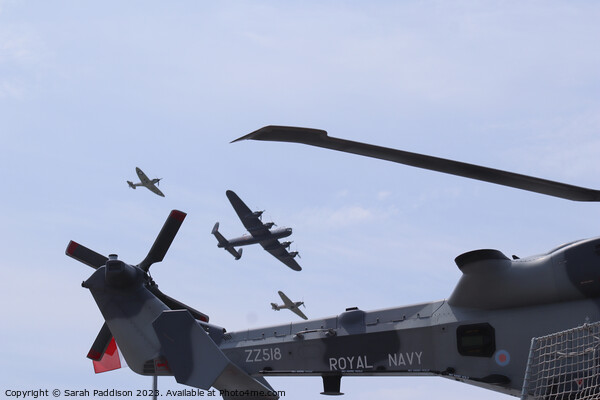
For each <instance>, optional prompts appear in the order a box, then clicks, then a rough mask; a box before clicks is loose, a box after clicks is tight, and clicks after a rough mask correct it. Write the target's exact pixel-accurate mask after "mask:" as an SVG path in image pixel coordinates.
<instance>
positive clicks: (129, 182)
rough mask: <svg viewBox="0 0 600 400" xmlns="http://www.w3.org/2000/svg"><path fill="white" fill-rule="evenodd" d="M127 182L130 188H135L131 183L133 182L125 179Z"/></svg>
mask: <svg viewBox="0 0 600 400" xmlns="http://www.w3.org/2000/svg"><path fill="white" fill-rule="evenodd" d="M127 184H128V185H129V187H130V188H132V189H135V185H134V184H133V182H131V181H127Z"/></svg>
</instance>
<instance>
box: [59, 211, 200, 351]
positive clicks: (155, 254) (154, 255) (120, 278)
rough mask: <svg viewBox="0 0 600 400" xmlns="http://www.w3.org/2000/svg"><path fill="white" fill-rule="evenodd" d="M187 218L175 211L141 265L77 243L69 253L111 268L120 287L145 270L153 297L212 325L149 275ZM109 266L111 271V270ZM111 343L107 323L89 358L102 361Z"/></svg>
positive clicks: (84, 261) (86, 262)
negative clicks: (97, 251)
mask: <svg viewBox="0 0 600 400" xmlns="http://www.w3.org/2000/svg"><path fill="white" fill-rule="evenodd" d="M186 215H187V214H186V213H184V212H182V211H178V210H172V211H171V213H170V214H169V217H168V218H167V220H166V221H165V223H164V225H163V227H162V229H161V230H160V232H159V234H158V236H157V237H156V240H155V241H154V244H153V245H152V247H151V248H150V251H149V252H148V254H147V255H146V258H144V260H142V262H140V263H139V264H138V265H137V266H132V265H128V264H125V263H123V262H122V261H119V260H117V257H116V255H111V256H109V257H105V256H103V255H101V254H99V253H96V252H95V251H93V250H91V249H88V248H87V247H85V246H83V245H81V244H79V243H77V242H74V241H70V242H69V244H68V246H67V249H66V251H65V254H66V255H67V256H69V257H71V258H74V259H75V260H77V261H80V262H82V263H84V264H86V265H88V266H90V267H92V268H94V269H98V268H100V267H102V266H104V265H107V268H108V270H107V275H106V276H107V281H108V279H109V278H111V279H113V280H114V282H115V283H117V284H119V283H123V282H125V283H126V282H127V281H126V279H127V278H128V275H127V274H129V275H131V274H132V273H135V270H136V269H139V270H141V271H140V272H139V273H143V274H144V275H145V280H146V282H145V286H146V288H147V289H148V290H149V291H150V292H151V293H152V294H154V295H155V296H156V297H157V298H158V299H159V300H160V301H162V302H163V303H164V304H165V305H166V306H167V307H169V308H170V309H172V310H188V311H189V312H190V314H192V316H193V317H194V318H196V319H198V320H201V321H204V322H208V316H207V315H206V314H204V313H202V312H200V311H198V310H196V309H195V308H193V307H190V306H188V305H186V304H184V303H182V302H180V301H178V300H175V299H174V298H172V297H170V296H168V295H166V294H164V293H163V292H161V291H160V290H159V289H158V285H157V284H156V283H155V282H154V280H153V279H152V277H151V276H150V274H149V273H148V271H149V269H150V266H152V264H154V263H157V262H161V261H162V260H163V259H164V257H165V255H166V253H167V251H168V250H169V247H170V246H171V243H173V239H175V235H177V232H178V231H179V228H180V227H181V224H182V223H183V220H184V219H185V217H186ZM109 264H110V268H109V267H108V265H109ZM111 274H113V275H111ZM111 340H112V333H111V332H110V329H109V327H108V325H107V324H106V322H105V323H104V325H102V328H101V329H100V332H99V333H98V336H97V337H96V340H94V343H93V344H92V347H91V349H90V351H89V352H88V358H90V359H92V360H96V361H98V360H100V359H101V358H102V356H103V355H104V352H105V351H106V349H107V347H108V345H109V343H110V341H111Z"/></svg>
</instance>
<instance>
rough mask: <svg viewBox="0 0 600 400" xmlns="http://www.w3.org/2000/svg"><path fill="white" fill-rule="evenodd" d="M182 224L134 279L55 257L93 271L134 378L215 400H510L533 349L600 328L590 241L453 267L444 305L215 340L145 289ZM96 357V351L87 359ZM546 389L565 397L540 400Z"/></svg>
mask: <svg viewBox="0 0 600 400" xmlns="http://www.w3.org/2000/svg"><path fill="white" fill-rule="evenodd" d="M246 138H247V139H258V140H279V141H300V142H303V143H310V144H315V145H321V144H323V142H325V143H327V142H329V141H331V140H334V142H336V143H340V141H343V140H342V139H334V138H328V137H327V134H326V132H325V131H316V130H308V131H307V130H306V129H303V128H288V127H286V128H280V127H268V129H263V130H259V131H257V132H254V133H253V134H251V136H250V137H248V136H247V137H246ZM343 142H345V143H346V144H348V146H346V147H345V148H344V149H345V150H348V151H351V152H356V153H358V154H362V153H368V155H370V156H375V157H381V158H384V157H385V158H386V159H390V160H394V161H397V160H396V158H404V159H407V158H408V159H409V161H410V162H412V163H415V164H416V163H420V164H421V165H420V166H423V167H425V168H437V169H438V170H441V171H444V172H449V169H450V168H449V167H448V166H452V167H455V169H454V172H453V173H458V172H460V173H461V174H465V175H466V174H471V175H474V177H475V178H476V179H483V180H486V181H502V182H496V183H501V184H508V185H509V186H514V187H519V188H521V189H524V190H530V191H534V192H538V193H545V194H549V195H552V196H557V197H562V198H567V199H572V200H578V201H600V191H598V190H593V189H588V188H581V187H576V186H572V185H566V184H563V183H557V182H552V181H547V180H542V179H540V178H534V177H529V176H524V175H518V174H514V173H510V172H505V171H499V170H491V169H489V168H484V167H480V166H476V165H471V164H464V163H458V162H456V161H452V160H444V159H438V158H432V157H430V156H424V155H420V154H414V153H406V152H401V151H399V150H394V149H387V148H383V147H377V146H371V145H366V144H363V143H359V142H351V143H348V141H343ZM367 150H368V151H367ZM415 160H416V161H415ZM465 171H466V172H465ZM183 217H185V214H184V213H182V212H180V211H173V212H172V213H171V215H170V216H169V218H168V219H167V222H166V223H165V226H164V227H163V229H162V230H161V232H160V234H159V236H158V238H157V239H156V241H155V243H154V245H153V246H152V249H151V250H150V252H149V253H148V255H147V256H146V258H145V259H144V261H142V262H141V263H140V264H138V265H130V264H126V263H124V262H122V261H120V260H118V259H117V258H116V256H113V257H111V258H110V259H107V258H106V257H104V256H102V255H100V254H98V253H95V252H93V251H92V250H89V249H87V248H85V247H83V246H81V245H78V244H76V243H75V242H71V243H69V245H68V247H67V250H66V253H67V255H69V256H70V257H73V258H75V259H77V260H79V261H81V262H83V263H85V264H87V265H90V266H92V267H94V268H96V271H95V272H94V273H93V274H92V275H91V276H90V278H88V279H87V280H86V281H85V282H84V283H83V287H84V288H87V289H89V290H90V292H91V294H92V296H93V297H94V299H95V301H96V303H97V305H98V307H99V309H100V311H101V313H102V315H103V317H104V319H105V321H106V326H107V329H108V331H109V332H110V334H111V335H112V336H114V338H115V339H116V342H117V343H118V345H119V347H120V349H121V350H122V353H123V356H124V358H125V360H126V361H127V364H128V365H129V367H130V368H131V369H132V370H133V371H134V372H136V373H138V374H142V375H173V376H174V377H175V379H176V380H177V382H179V383H182V384H186V385H190V386H194V387H197V388H200V389H205V390H207V389H209V388H210V387H214V388H216V389H218V390H221V395H222V396H223V398H224V399H228V400H229V399H231V400H233V399H234V398H235V399H245V400H250V399H253V400H258V399H261V400H264V399H269V400H274V399H277V398H278V394H277V393H276V392H275V391H273V388H272V387H271V386H270V385H269V383H268V382H267V381H266V379H265V377H268V376H321V377H322V379H323V386H324V390H323V394H330V395H334V394H341V392H340V383H341V378H342V377H343V376H403V375H412V376H414V375H428V376H440V377H443V378H447V379H452V380H456V381H461V382H465V383H469V384H472V385H477V386H480V387H483V388H486V389H490V390H494V391H498V392H502V393H506V394H510V395H513V396H519V395H520V394H521V387H522V385H523V380H524V373H525V369H526V366H527V362H528V353H529V347H530V343H531V339H532V338H533V337H540V336H544V335H547V334H549V333H553V332H558V331H562V330H565V329H569V328H572V327H575V326H578V325H582V324H583V323H585V322H593V321H599V320H600V269H599V268H598V265H599V263H600V258H599V257H600V250H599V249H600V237H597V238H593V239H586V240H578V241H575V242H572V243H568V244H565V245H562V246H559V247H557V248H555V249H553V250H550V251H548V252H545V253H543V254H540V255H537V256H533V257H521V258H519V259H510V258H508V257H506V256H505V255H504V254H503V253H502V252H500V251H498V250H490V249H483V250H475V251H471V252H467V253H464V254H461V255H459V256H458V257H456V259H455V262H456V264H457V266H458V268H459V269H460V271H461V272H462V277H461V278H460V280H459V282H458V284H457V286H456V288H455V289H454V291H453V292H452V293H451V295H450V296H449V297H448V298H447V300H440V301H433V302H427V303H422V304H415V305H410V306H401V307H392V308H387V309H381V310H374V311H363V310H360V309H358V308H357V307H352V308H347V309H346V310H345V311H343V312H341V313H340V314H339V315H334V316H330V317H327V318H321V319H313V320H308V321H301V322H292V323H287V324H281V325H276V326H268V327H264V328H256V329H242V330H240V331H238V332H227V331H225V329H223V328H221V327H219V326H216V325H212V324H209V323H208V317H207V316H206V315H204V314H202V313H200V312H198V311H196V310H194V309H192V308H191V307H188V306H186V305H184V304H182V303H180V302H177V301H176V300H174V299H172V298H170V297H168V296H166V295H164V294H162V292H160V291H158V287H157V286H156V284H155V283H154V281H153V280H152V279H151V278H150V276H149V275H148V268H149V267H150V265H151V264H152V263H154V262H158V261H161V260H162V259H163V257H164V255H165V253H166V251H167V249H168V247H169V245H170V244H171V242H172V240H173V237H174V236H175V233H176V232H177V230H178V229H179V225H180V224H181V221H183ZM374 268H376V267H374ZM213 284H215V283H213ZM105 347H106V346H101V347H98V348H99V350H100V351H99V353H101V352H102V351H103V350H104V349H105ZM548 357H549V360H550V361H552V360H556V362H557V363H560V362H561V360H563V359H564V358H565V357H575V358H577V357H579V358H582V357H588V359H589V360H590V361H589V362H590V364H588V365H590V369H589V374H591V373H594V371H596V370H597V366H598V360H597V350H596V348H590V351H587V350H586V352H585V354H571V353H568V354H564V353H556V354H554V355H553V354H548ZM589 357H592V358H589ZM552 362H554V361H552ZM566 372H567V373H565V374H563V377H562V378H561V379H562V381H559V382H555V384H554V383H553V382H549V383H550V385H551V386H550V389H548V392H547V393H546V396H544V398H546V399H558V398H561V399H564V398H578V397H576V395H577V393H578V392H576V391H579V390H582V388H585V386H586V385H587V382H589V381H590V380H589V379H588V378H589V377H588V376H583V377H582V376H577V377H574V376H571V375H569V374H568V371H566ZM572 378H576V379H572ZM541 379H544V378H543V376H542V378H541ZM569 382H570V383H569ZM580 382H581V383H580ZM552 385H553V386H552ZM557 385H558V386H559V387H562V388H569V390H570V392H569V393H567V394H566V395H564V394H565V392H564V391H563V393H562V394H561V395H560V396H562V397H558V396H557V395H553V393H556V391H554V388H555V387H556V386H557Z"/></svg>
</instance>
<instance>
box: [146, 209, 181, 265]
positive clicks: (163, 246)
mask: <svg viewBox="0 0 600 400" xmlns="http://www.w3.org/2000/svg"><path fill="white" fill-rule="evenodd" d="M186 215H187V214H186V213H184V212H182V211H178V210H173V211H171V214H169V217H168V218H167V220H166V221H165V224H164V225H163V227H162V229H161V230H160V233H159V234H158V236H157V237H156V240H155V241H154V244H153V245H152V248H151V249H150V251H149V252H148V255H147V256H146V258H144V261H142V262H141V263H140V264H139V265H138V267H140V268H141V269H142V270H143V271H145V272H148V269H149V268H150V266H151V265H152V264H154V263H156V262H161V261H162V260H163V258H165V254H167V250H169V247H170V246H171V243H173V239H175V235H177V231H179V227H181V224H182V223H183V220H184V219H185V217H186Z"/></svg>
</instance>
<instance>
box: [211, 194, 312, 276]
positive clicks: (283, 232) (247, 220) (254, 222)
mask: <svg viewBox="0 0 600 400" xmlns="http://www.w3.org/2000/svg"><path fill="white" fill-rule="evenodd" d="M226 195H227V198H228V199H229V202H230V203H231V205H232V206H233V209H234V210H235V212H236V213H237V215H238V217H240V220H241V221H242V224H244V227H245V228H246V229H247V230H248V232H249V233H250V235H245V236H241V237H238V238H235V239H230V240H227V239H225V237H224V236H223V235H221V233H220V232H219V223H218V222H217V223H216V224H215V226H214V227H213V229H212V232H211V233H212V234H213V235H214V236H215V237H216V238H217V241H218V242H219V244H217V246H218V247H222V248H224V249H225V250H227V251H228V252H229V253H230V254H231V255H232V256H233V257H235V259H236V260H239V259H240V258H241V257H242V249H235V247H237V246H247V245H250V244H256V243H260V245H261V246H262V247H263V249H265V250H266V251H268V252H269V253H271V254H272V255H273V256H274V257H275V258H277V259H278V260H279V261H281V262H282V263H284V264H285V265H287V266H288V267H290V268H291V269H293V270H294V271H301V270H302V268H301V267H300V265H299V264H298V263H297V262H296V260H294V257H296V256H298V257H299V256H300V255H299V254H298V252H297V251H288V250H287V249H288V248H289V247H290V244H292V242H289V241H286V242H279V239H282V238H285V237H288V236H290V235H291V234H292V228H276V229H271V228H273V226H274V225H275V223H273V222H267V223H264V222H262V221H261V216H262V214H263V212H264V211H252V210H250V209H249V208H248V206H247V205H246V204H245V203H244V202H243V201H242V199H240V198H239V196H238V195H237V194H235V192H233V191H231V190H228V191H227V192H226Z"/></svg>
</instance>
